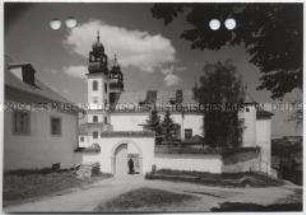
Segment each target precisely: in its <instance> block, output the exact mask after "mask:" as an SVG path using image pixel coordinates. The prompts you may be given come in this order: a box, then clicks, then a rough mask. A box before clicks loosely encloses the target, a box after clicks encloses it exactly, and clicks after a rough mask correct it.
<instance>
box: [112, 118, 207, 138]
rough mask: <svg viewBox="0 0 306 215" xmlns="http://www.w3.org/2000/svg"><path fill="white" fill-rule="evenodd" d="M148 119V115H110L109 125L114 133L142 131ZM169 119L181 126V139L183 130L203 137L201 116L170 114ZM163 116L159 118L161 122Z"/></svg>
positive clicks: (183, 135)
mask: <svg viewBox="0 0 306 215" xmlns="http://www.w3.org/2000/svg"><path fill="white" fill-rule="evenodd" d="M148 118H149V113H112V114H110V123H111V124H112V125H113V129H114V131H143V126H142V125H144V124H146V120H147V119H148ZM171 118H172V119H173V121H174V122H175V123H178V124H180V125H181V137H183V139H184V138H185V129H192V134H193V135H201V136H203V124H204V121H203V118H204V116H203V115H200V114H192V113H190V114H188V113H187V114H184V115H183V116H182V114H181V113H172V114H171ZM162 119H163V115H162V116H161V120H162Z"/></svg>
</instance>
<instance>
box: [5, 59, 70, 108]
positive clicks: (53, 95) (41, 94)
mask: <svg viewBox="0 0 306 215" xmlns="http://www.w3.org/2000/svg"><path fill="white" fill-rule="evenodd" d="M24 65H29V64H20V65H18V66H24ZM4 80H5V94H6V95H7V93H9V92H12V91H15V90H19V91H22V92H26V93H29V94H31V95H34V96H36V100H37V101H39V100H41V101H46V100H51V101H55V102H62V103H70V104H72V103H71V102H70V101H69V100H68V99H66V98H64V97H63V96H61V95H60V94H59V93H57V92H55V91H54V90H52V89H51V88H50V87H48V86H47V85H46V84H44V83H43V82H41V81H40V80H38V79H37V78H35V86H33V85H30V84H27V83H25V82H23V81H22V80H20V79H19V78H18V77H16V76H15V75H14V74H13V73H12V72H10V70H9V69H8V68H5V74H4Z"/></svg>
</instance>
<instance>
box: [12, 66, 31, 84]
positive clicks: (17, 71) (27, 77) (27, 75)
mask: <svg viewBox="0 0 306 215" xmlns="http://www.w3.org/2000/svg"><path fill="white" fill-rule="evenodd" d="M9 69H10V71H11V72H12V73H13V74H14V75H15V76H16V77H18V78H19V79H20V80H22V81H23V82H24V83H26V84H29V85H33V86H34V85H35V72H36V71H35V69H34V68H33V66H32V65H31V64H29V63H27V64H18V65H11V66H9Z"/></svg>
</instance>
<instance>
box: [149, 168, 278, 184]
mask: <svg viewBox="0 0 306 215" xmlns="http://www.w3.org/2000/svg"><path fill="white" fill-rule="evenodd" d="M146 179H161V180H168V181H174V182H192V183H199V184H204V185H208V186H221V187H245V186H250V187H269V186H280V185H282V184H283V183H282V181H280V180H276V179H272V178H269V177H267V176H265V175H259V174H255V173H222V174H214V173H207V172H197V171H180V170H170V169H160V170H157V171H156V172H155V173H154V174H152V173H150V174H147V175H146Z"/></svg>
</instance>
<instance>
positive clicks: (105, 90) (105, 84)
mask: <svg viewBox="0 0 306 215" xmlns="http://www.w3.org/2000/svg"><path fill="white" fill-rule="evenodd" d="M104 92H105V93H107V83H104Z"/></svg>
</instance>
